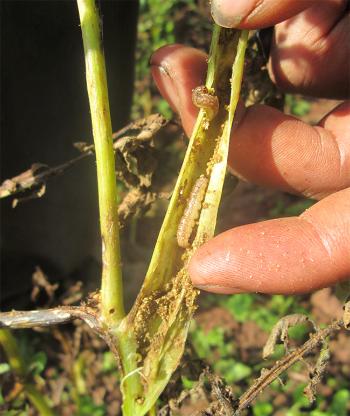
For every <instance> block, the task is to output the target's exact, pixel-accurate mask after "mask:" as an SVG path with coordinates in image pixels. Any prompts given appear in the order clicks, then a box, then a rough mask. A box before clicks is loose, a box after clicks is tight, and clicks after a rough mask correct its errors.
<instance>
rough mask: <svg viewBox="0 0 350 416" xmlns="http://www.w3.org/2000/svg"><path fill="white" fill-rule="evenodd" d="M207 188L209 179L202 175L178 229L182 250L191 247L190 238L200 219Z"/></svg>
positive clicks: (191, 194)
mask: <svg viewBox="0 0 350 416" xmlns="http://www.w3.org/2000/svg"><path fill="white" fill-rule="evenodd" d="M207 186H208V179H207V178H206V177H205V176H203V175H201V176H200V177H199V178H198V179H197V181H196V182H195V184H194V185H193V188H192V191H191V193H190V196H189V198H188V202H187V205H186V208H185V210H184V213H183V216H182V218H181V220H180V223H179V226H178V229H177V235H176V236H177V243H178V245H179V246H180V247H182V248H187V247H188V246H189V245H190V237H191V234H192V231H193V228H194V226H195V224H196V221H197V219H198V217H199V213H200V210H201V207H202V202H203V198H204V195H205V191H206V189H207Z"/></svg>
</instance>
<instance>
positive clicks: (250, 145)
mask: <svg viewBox="0 0 350 416" xmlns="http://www.w3.org/2000/svg"><path fill="white" fill-rule="evenodd" d="M349 143H350V102H347V103H344V104H342V105H340V106H339V107H338V108H336V109H335V110H333V111H332V112H331V113H330V114H329V115H328V116H326V117H325V118H324V119H323V120H322V123H321V124H320V125H319V126H309V125H308V124H305V123H303V122H302V121H300V120H297V119H295V118H294V117H290V116H287V115H285V114H283V113H281V112H280V111H278V110H276V109H273V108H270V107H267V106H263V105H255V106H252V107H249V108H248V109H247V111H246V113H245V116H244V118H243V119H242V121H241V122H240V124H239V125H238V126H237V127H236V128H235V129H234V131H233V135H232V139H231V145H230V151H229V165H230V166H231V168H232V170H233V172H234V173H235V174H236V175H238V176H239V177H241V178H242V179H245V180H247V181H250V182H254V183H257V184H260V185H264V186H268V187H274V188H278V189H281V190H284V191H287V192H292V193H298V194H302V195H305V196H307V197H311V198H316V199H321V198H323V197H325V196H326V195H329V194H330V193H333V192H335V191H337V190H341V189H344V188H346V187H348V186H350V176H349V171H350V145H349Z"/></svg>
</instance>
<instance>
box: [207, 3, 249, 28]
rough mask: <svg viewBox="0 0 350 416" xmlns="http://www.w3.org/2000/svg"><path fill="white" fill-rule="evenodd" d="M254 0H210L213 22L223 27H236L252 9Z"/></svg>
mask: <svg viewBox="0 0 350 416" xmlns="http://www.w3.org/2000/svg"><path fill="white" fill-rule="evenodd" d="M255 2H256V0H234V1H232V0H212V2H211V14H212V16H213V19H214V20H215V22H216V23H217V24H218V25H220V26H223V27H227V28H231V27H237V26H238V25H239V24H240V22H241V21H242V20H243V19H244V18H245V17H246V16H247V15H248V14H249V13H250V12H251V11H252V9H253V8H254V5H255Z"/></svg>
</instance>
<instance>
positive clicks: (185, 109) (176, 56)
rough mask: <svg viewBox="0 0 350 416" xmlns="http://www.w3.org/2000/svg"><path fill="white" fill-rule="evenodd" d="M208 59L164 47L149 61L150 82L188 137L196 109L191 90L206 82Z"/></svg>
mask: <svg viewBox="0 0 350 416" xmlns="http://www.w3.org/2000/svg"><path fill="white" fill-rule="evenodd" d="M207 64H208V63H207V56H206V55H205V54H204V53H203V52H200V51H199V50H197V49H194V48H189V47H184V46H182V45H176V44H175V45H170V46H164V47H163V48H160V49H158V50H157V51H156V52H155V53H154V54H153V55H152V57H151V71H152V76H153V79H154V81H155V83H156V85H157V87H158V89H159V91H160V92H161V94H162V95H163V97H164V98H165V99H166V100H167V101H168V102H169V104H170V106H171V107H172V109H173V110H174V111H176V112H177V113H178V114H179V116H180V117H181V121H182V124H183V127H184V130H185V132H186V134H187V135H188V136H190V135H191V131H192V128H193V125H194V123H195V121H196V117H197V114H198V108H196V107H195V106H194V105H193V103H192V90H193V89H194V88H195V87H197V86H198V85H203V84H204V82H205V74H206V70H207Z"/></svg>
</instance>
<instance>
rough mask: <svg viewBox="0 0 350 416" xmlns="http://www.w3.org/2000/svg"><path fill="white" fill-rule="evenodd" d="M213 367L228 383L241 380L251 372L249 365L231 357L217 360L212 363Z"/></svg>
mask: <svg viewBox="0 0 350 416" xmlns="http://www.w3.org/2000/svg"><path fill="white" fill-rule="evenodd" d="M214 369H215V371H217V372H218V373H219V374H221V375H222V376H223V377H224V378H225V380H226V381H227V383H229V384H232V383H236V382H238V381H241V380H243V379H245V378H247V377H249V376H250V375H251V374H252V370H251V368H250V367H248V366H247V365H245V364H243V363H239V362H236V361H235V360H234V359H233V358H229V359H227V360H219V361H217V363H216V364H215V365H214Z"/></svg>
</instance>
